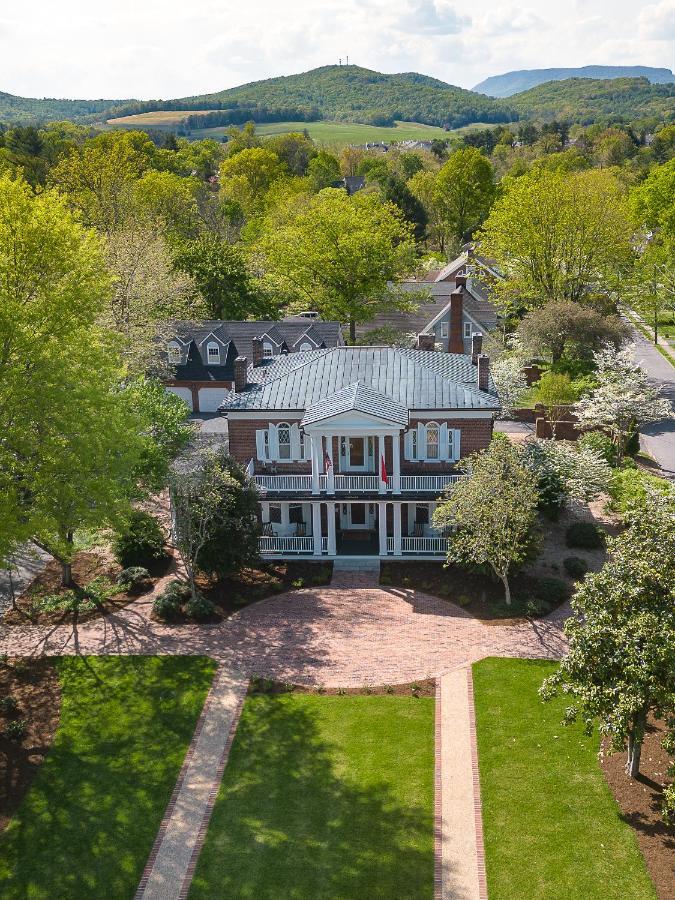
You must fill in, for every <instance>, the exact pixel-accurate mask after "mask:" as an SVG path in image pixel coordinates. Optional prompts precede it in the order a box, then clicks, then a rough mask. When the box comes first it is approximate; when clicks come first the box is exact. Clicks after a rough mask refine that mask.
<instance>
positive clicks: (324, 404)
mask: <svg viewBox="0 0 675 900" xmlns="http://www.w3.org/2000/svg"><path fill="white" fill-rule="evenodd" d="M351 410H356V411H357V412H363V413H367V414H368V415H371V416H376V417H377V418H379V419H384V420H385V421H387V422H398V423H399V424H401V425H407V424H408V410H407V409H406V408H405V406H401V404H400V403H395V402H394V401H393V400H392V399H391V398H390V397H387V396H386V395H385V394H380V393H378V392H377V391H373V390H371V389H370V388H369V387H367V386H366V385H365V384H363V382H361V381H356V382H354V384H350V385H349V386H348V387H346V388H342V390H340V391H337V392H336V393H335V394H331V396H330V397H326V399H325V400H320V401H319V402H318V403H315V404H314V406H310V408H309V409H308V410H307V412H306V413H305V415H304V416H303V419H302V422H301V423H300V424H301V425H310V424H311V423H312V422H321V421H323V420H324V419H330V418H332V417H333V416H337V415H340V413H345V412H350V411H351Z"/></svg>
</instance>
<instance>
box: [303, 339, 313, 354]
mask: <svg viewBox="0 0 675 900" xmlns="http://www.w3.org/2000/svg"><path fill="white" fill-rule="evenodd" d="M311 349H312V345H311V344H310V343H308V342H307V341H304V342H303V343H302V344H300V350H301V352H302V353H308V352H309V351H310V350H311Z"/></svg>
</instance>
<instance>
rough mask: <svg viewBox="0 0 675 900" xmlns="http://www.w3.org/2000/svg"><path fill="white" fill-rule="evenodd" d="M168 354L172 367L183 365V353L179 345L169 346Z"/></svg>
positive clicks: (167, 348) (172, 344)
mask: <svg viewBox="0 0 675 900" xmlns="http://www.w3.org/2000/svg"><path fill="white" fill-rule="evenodd" d="M166 352H167V353H168V354H169V362H170V363H171V365H172V366H178V365H180V363H181V352H180V347H179V346H178V344H174V343H171V344H167V347H166Z"/></svg>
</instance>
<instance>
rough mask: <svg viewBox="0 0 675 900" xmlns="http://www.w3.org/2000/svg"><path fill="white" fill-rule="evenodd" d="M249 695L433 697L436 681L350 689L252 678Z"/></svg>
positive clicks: (429, 680) (426, 680)
mask: <svg viewBox="0 0 675 900" xmlns="http://www.w3.org/2000/svg"><path fill="white" fill-rule="evenodd" d="M248 692H249V694H326V695H327V696H336V695H339V696H353V695H360V696H363V695H372V696H380V697H381V696H383V695H385V694H391V695H392V696H397V697H410V696H412V697H434V696H435V695H436V681H435V679H433V678H427V679H424V680H421V681H412V682H408V683H406V684H380V685H377V686H375V685H373V686H372V687H371V686H370V685H368V686H367V687H357V688H354V687H350V688H323V687H307V686H306V685H298V684H287V683H284V682H282V681H274V680H273V679H271V678H252V679H251V682H250V684H249V688H248Z"/></svg>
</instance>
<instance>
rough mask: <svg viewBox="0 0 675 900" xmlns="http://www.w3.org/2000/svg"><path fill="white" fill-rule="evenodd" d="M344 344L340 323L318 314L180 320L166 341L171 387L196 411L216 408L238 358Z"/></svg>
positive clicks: (263, 360) (258, 359)
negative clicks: (260, 319) (274, 318)
mask: <svg viewBox="0 0 675 900" xmlns="http://www.w3.org/2000/svg"><path fill="white" fill-rule="evenodd" d="M343 344H344V339H343V337H342V332H341V328H340V324H339V322H322V321H321V320H320V319H318V318H317V316H316V313H305V314H303V315H299V316H292V317H289V318H288V319H283V320H281V321H279V322H230V321H224V320H222V319H211V320H207V321H203V322H175V323H174V328H173V333H172V334H171V337H170V338H169V340H168V341H167V345H166V353H167V359H168V363H169V366H170V375H169V376H168V377H166V378H165V379H164V383H165V385H166V388H167V390H169V391H171V392H172V393H174V394H177V395H178V396H179V397H181V398H182V399H183V400H185V402H186V403H187V404H188V406H189V407H190V409H191V410H192V411H193V412H215V411H216V410H217V409H218V407H219V406H220V404H221V403H222V402H223V399H224V397H225V395H226V393H227V392H228V391H229V390H230V389H231V388H232V386H233V384H234V362H235V360H236V359H237V357H238V356H245V357H246V358H247V359H249V360H251V361H253V364H254V365H256V366H261V365H262V366H263V367H264V366H266V365H268V364H269V363H271V362H272V361H273V360H274V359H275V358H276V357H279V356H286V355H288V354H291V353H298V352H303V353H306V352H308V351H310V350H324V349H326V348H328V347H339V346H342V345H343Z"/></svg>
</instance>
